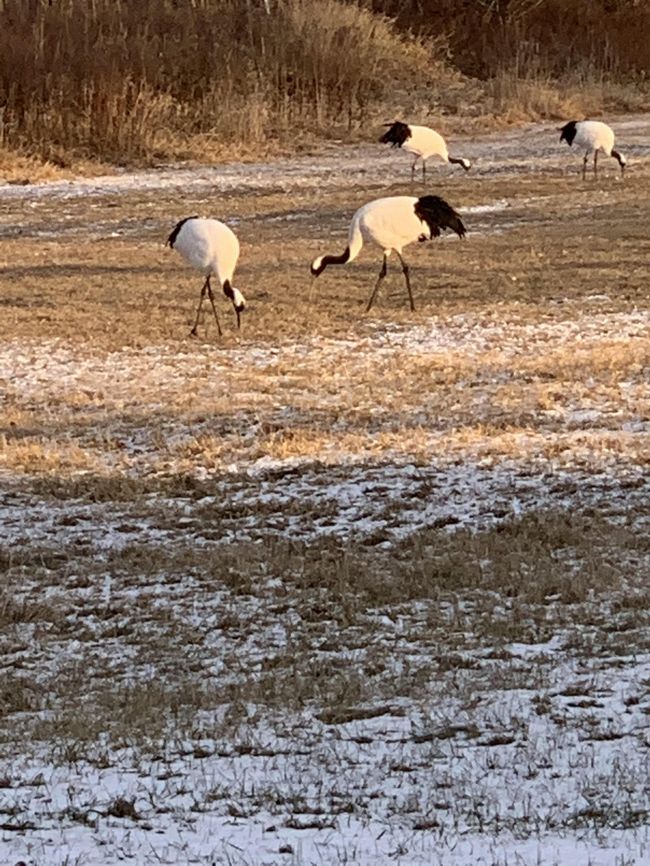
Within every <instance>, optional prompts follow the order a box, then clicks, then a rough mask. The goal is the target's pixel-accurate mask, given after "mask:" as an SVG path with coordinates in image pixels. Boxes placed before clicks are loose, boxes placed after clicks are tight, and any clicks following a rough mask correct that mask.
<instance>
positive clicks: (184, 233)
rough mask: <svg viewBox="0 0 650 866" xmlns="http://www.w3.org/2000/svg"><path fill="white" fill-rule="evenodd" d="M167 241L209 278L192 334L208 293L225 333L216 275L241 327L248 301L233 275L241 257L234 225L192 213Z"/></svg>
mask: <svg viewBox="0 0 650 866" xmlns="http://www.w3.org/2000/svg"><path fill="white" fill-rule="evenodd" d="M167 243H168V244H169V246H170V247H172V248H173V249H175V250H177V251H178V252H179V253H180V254H181V256H182V257H183V258H184V259H185V261H186V262H187V263H188V264H190V265H192V266H193V267H195V268H196V269H197V270H199V271H201V273H202V274H203V275H204V276H205V278H206V280H205V283H204V285H203V288H202V289H201V300H200V302H199V308H198V310H197V318H196V322H195V324H194V328H193V329H192V334H193V335H194V336H196V328H197V324H198V321H199V313H200V311H201V305H202V303H203V299H204V297H205V295H206V293H207V295H208V297H209V298H210V302H211V304H212V309H213V311H214V317H215V320H216V322H217V327H218V329H219V334H221V327H220V325H219V319H218V316H217V311H216V308H215V306H214V298H213V295H212V289H211V287H210V277H211V276H212V275H214V276H215V277H216V278H217V280H219V284H220V286H221V288H222V290H223V293H224V294H225V295H226V297H227V298H229V299H230V300H231V301H232V304H233V307H234V309H235V313H236V314H237V326H238V327H239V325H240V313H241V312H242V311H243V309H244V308H245V306H246V301H245V299H244V296H243V295H242V293H241V292H240V291H239V289H236V288H235V287H234V286H233V285H232V278H233V275H234V273H235V268H236V267H237V262H238V260H239V241H238V239H237V236H236V235H235V233H234V232H233V231H232V229H230V228H228V226H227V225H225V223H222V222H220V220H215V219H206V218H202V217H190V218H189V219H185V220H181V222H179V223H178V225H177V226H176V227H175V228H174V230H173V231H172V233H171V235H170V236H169V239H168V241H167Z"/></svg>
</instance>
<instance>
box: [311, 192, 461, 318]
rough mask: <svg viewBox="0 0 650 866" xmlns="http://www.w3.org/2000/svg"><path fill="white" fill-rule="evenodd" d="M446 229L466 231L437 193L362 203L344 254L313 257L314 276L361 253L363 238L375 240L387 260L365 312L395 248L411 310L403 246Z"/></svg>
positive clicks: (410, 292)
mask: <svg viewBox="0 0 650 866" xmlns="http://www.w3.org/2000/svg"><path fill="white" fill-rule="evenodd" d="M443 229H451V230H452V231H454V232H456V234H457V235H458V237H460V238H462V237H464V235H465V226H464V225H463V222H462V220H461V218H460V216H459V215H458V214H457V213H456V211H455V210H454V209H453V208H452V207H451V206H450V205H448V204H447V202H446V201H444V199H441V198H439V196H437V195H425V196H423V197H422V198H415V197H414V196H409V195H397V196H390V197H388V198H378V199H375V200H374V201H371V202H368V203H367V204H364V205H363V207H360V208H359V210H358V211H357V212H356V213H355V214H354V216H353V217H352V222H351V223H350V230H349V233H348V245H347V247H346V248H345V250H344V251H343V252H342V253H341V255H339V256H332V255H325V256H318V257H317V258H315V259H314V261H313V262H312V263H311V273H312V276H313V277H318V276H320V274H322V273H323V271H324V270H325V268H326V267H328V265H344V264H346V263H347V262H351V261H353V259H355V258H356V257H357V256H358V255H359V253H360V251H361V248H362V247H363V244H364V241H366V242H368V243H370V242H372V243H374V244H377V246H378V247H380V248H381V249H382V250H383V251H384V260H383V263H382V266H381V270H380V271H379V278H378V279H377V282H376V284H375V287H374V289H373V290H372V294H371V295H370V300H369V301H368V305H367V307H366V312H368V310H370V308H371V307H372V305H373V303H374V300H375V297H376V296H377V292H378V290H379V286H380V284H381V281H382V280H383V279H384V277H385V276H386V272H387V269H388V257H389V256H390V254H391V253H392V252H395V253H396V255H397V258H398V259H399V260H400V263H401V265H402V272H403V274H404V280H405V281H406V290H407V291H408V296H409V301H410V304H411V310H415V304H414V303H413V292H412V291H411V282H410V280H409V268H408V265H407V264H406V262H405V261H404V259H403V258H402V250H403V248H404V247H405V246H408V244H412V243H414V242H415V241H427V240H429V239H430V238H437V237H439V236H440V233H441V231H442V230H443Z"/></svg>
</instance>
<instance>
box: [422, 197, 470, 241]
mask: <svg viewBox="0 0 650 866" xmlns="http://www.w3.org/2000/svg"><path fill="white" fill-rule="evenodd" d="M415 214H416V216H418V217H419V218H420V219H421V220H422V222H425V223H426V224H427V225H428V226H429V228H430V230H431V237H432V238H437V237H439V236H440V231H441V230H442V229H451V230H452V232H456V234H457V235H458V237H459V238H462V237H464V236H465V234H466V231H465V226H464V225H463V221H462V220H461V218H460V216H459V215H458V214H457V213H456V211H455V210H454V209H453V207H452V206H451V205H449V204H447V202H446V201H445V200H444V199H443V198H440V196H437V195H424V196H422V198H419V199H418V200H417V201H416V203H415Z"/></svg>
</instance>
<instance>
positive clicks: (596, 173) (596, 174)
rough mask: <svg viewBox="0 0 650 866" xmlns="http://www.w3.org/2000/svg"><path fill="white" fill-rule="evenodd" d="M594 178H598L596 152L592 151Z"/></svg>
mask: <svg viewBox="0 0 650 866" xmlns="http://www.w3.org/2000/svg"><path fill="white" fill-rule="evenodd" d="M594 177H598V151H597V150H594Z"/></svg>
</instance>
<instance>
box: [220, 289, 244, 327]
mask: <svg viewBox="0 0 650 866" xmlns="http://www.w3.org/2000/svg"><path fill="white" fill-rule="evenodd" d="M223 293H224V295H225V296H226V297H227V298H230V300H231V301H232V305H233V307H234V310H235V315H236V316H237V327H238V328H241V314H242V313H243V312H244V310H245V309H246V298H245V297H244V296H243V295H242V293H241V292H240V291H239V289H236V288H235V287H234V286H233V285H231V283H230V280H226V281H225V282H224V284H223Z"/></svg>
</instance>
